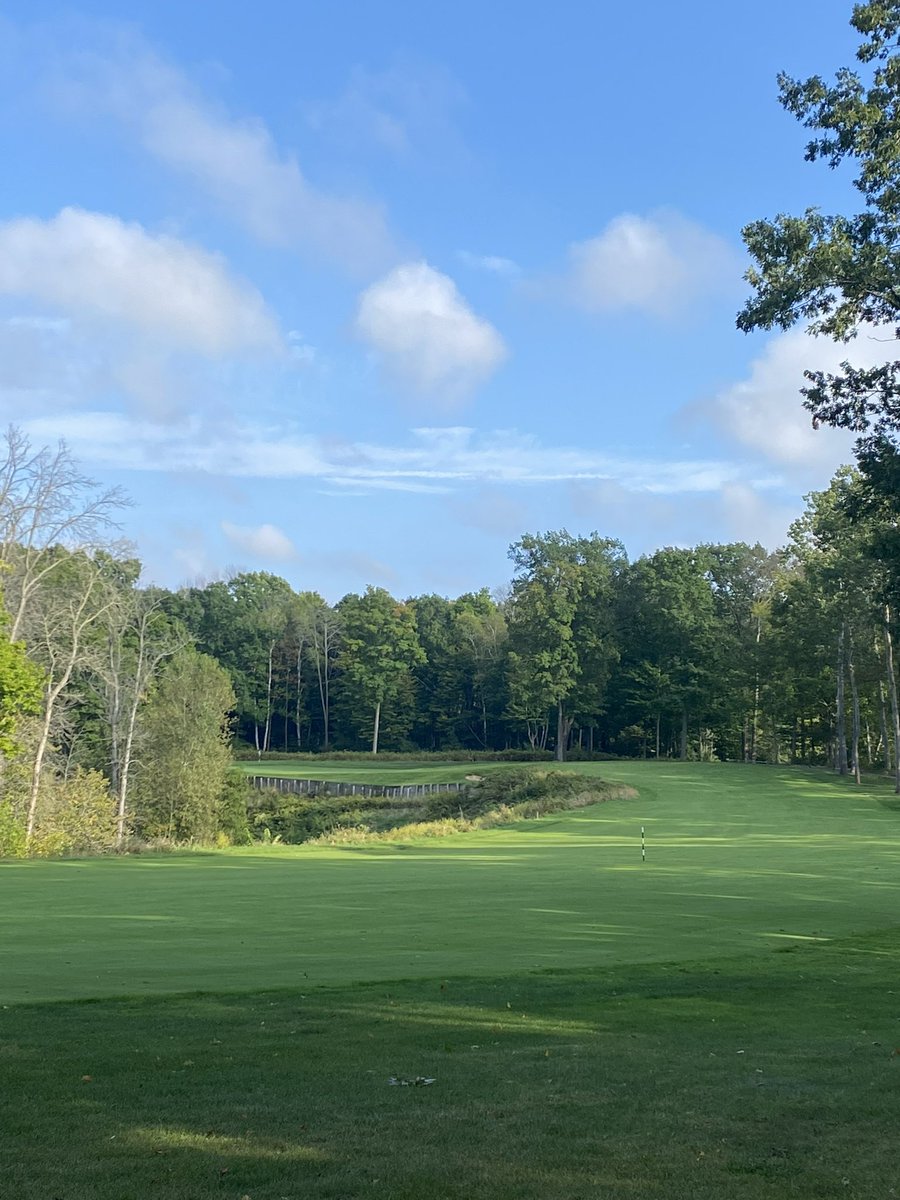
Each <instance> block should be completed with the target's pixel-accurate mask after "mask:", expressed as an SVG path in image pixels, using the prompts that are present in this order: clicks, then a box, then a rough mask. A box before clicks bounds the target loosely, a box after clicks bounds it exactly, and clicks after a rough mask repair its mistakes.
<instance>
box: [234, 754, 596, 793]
mask: <svg viewBox="0 0 900 1200" xmlns="http://www.w3.org/2000/svg"><path fill="white" fill-rule="evenodd" d="M234 765H235V766H236V767H237V768H239V769H240V770H241V771H244V772H245V773H246V774H247V775H272V776H278V777H280V778H282V779H324V780H332V779H333V780H342V781H343V782H345V783H370V784H373V785H374V786H376V787H381V786H383V785H390V784H412V783H461V782H462V781H463V780H464V779H465V778H466V776H467V775H484V774H486V773H487V772H488V771H496V770H501V771H504V770H509V768H510V766H511V765H519V764H510V763H506V762H427V761H419V760H417V759H414V758H411V759H409V760H408V761H407V762H401V763H398V762H387V763H383V762H379V760H378V759H377V758H372V759H370V760H368V761H363V762H359V761H356V760H352V761H350V762H341V761H333V760H331V759H327V758H323V759H318V758H317V759H308V760H307V759H304V760H302V761H300V762H296V761H292V760H291V759H277V758H272V759H261V760H259V761H258V762H257V761H253V760H242V761H239V762H236V763H235V764H234ZM538 765H539V766H542V767H544V768H547V767H548V766H549V767H552V766H554V764H553V763H540V764H538ZM591 765H592V766H597V765H598V764H596V763H593V764H591ZM602 765H606V764H602Z"/></svg>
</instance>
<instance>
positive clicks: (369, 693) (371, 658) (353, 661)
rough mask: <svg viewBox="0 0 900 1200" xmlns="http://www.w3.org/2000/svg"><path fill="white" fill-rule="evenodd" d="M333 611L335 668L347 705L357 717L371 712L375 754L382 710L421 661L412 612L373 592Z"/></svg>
mask: <svg viewBox="0 0 900 1200" xmlns="http://www.w3.org/2000/svg"><path fill="white" fill-rule="evenodd" d="M338 611H339V614H340V617H341V623H342V627H343V650H342V652H341V656H340V659H339V660H338V666H339V669H340V671H341V675H342V679H343V681H344V687H345V689H346V690H347V693H348V700H349V702H350V703H351V704H353V705H354V706H355V707H356V709H357V711H358V712H359V713H360V715H362V713H363V712H365V711H368V712H374V723H373V733H372V750H373V753H377V750H378V735H379V723H380V719H381V708H382V705H386V704H387V703H389V702H391V701H394V702H396V701H397V699H398V697H400V696H402V695H403V694H404V684H405V683H406V682H407V681H408V680H409V677H410V672H411V671H412V669H413V668H414V667H415V666H417V665H419V664H421V663H424V662H425V654H424V652H423V650H422V647H421V645H420V643H419V638H418V634H417V632H416V617H415V611H414V610H413V608H412V607H411V606H410V605H407V604H401V603H400V602H399V601H398V600H395V599H394V598H393V596H391V595H390V593H389V592H387V591H385V589H384V588H376V587H368V588H366V591H365V594H364V595H362V596H357V595H352V594H351V595H349V596H345V597H344V598H343V600H342V601H341V602H340V604H339V605H338ZM411 723H412V713H411V712H410V714H409V724H411Z"/></svg>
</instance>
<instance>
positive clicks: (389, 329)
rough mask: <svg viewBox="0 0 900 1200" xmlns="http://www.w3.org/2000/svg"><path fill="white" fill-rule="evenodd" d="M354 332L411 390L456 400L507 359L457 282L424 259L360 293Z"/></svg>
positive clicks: (498, 339)
mask: <svg viewBox="0 0 900 1200" xmlns="http://www.w3.org/2000/svg"><path fill="white" fill-rule="evenodd" d="M356 331H357V334H358V335H359V337H360V338H362V340H363V341H365V342H366V343H367V344H368V345H369V346H371V348H372V349H373V350H374V351H375V352H376V353H377V354H378V356H379V357H380V359H381V361H382V362H383V363H384V365H385V366H386V368H387V369H388V371H389V372H390V374H392V375H393V376H395V377H396V378H397V379H398V380H399V381H400V382H401V383H402V384H404V385H406V386H408V387H409V388H411V389H412V390H413V391H414V392H416V393H418V394H421V395H424V396H428V397H430V398H433V399H438V400H444V401H455V400H459V399H461V398H463V397H465V396H466V395H467V394H468V393H469V392H471V391H472V389H473V388H475V387H476V386H477V385H478V384H480V383H482V382H484V380H486V379H487V378H488V376H490V375H491V374H492V373H493V372H494V371H495V370H496V369H497V367H498V366H499V365H500V363H501V362H502V361H503V360H504V358H505V357H506V347H505V345H504V343H503V339H502V338H501V336H500V334H499V333H498V332H497V330H496V329H494V327H493V325H491V324H490V323H489V322H488V321H485V320H484V319H483V318H481V317H478V316H476V315H475V313H473V312H472V310H471V309H470V308H469V306H468V305H467V304H466V302H465V300H464V299H463V297H462V296H461V295H460V293H459V291H458V290H457V287H456V284H455V283H454V282H453V280H452V279H450V278H449V276H447V275H442V274H441V272H440V271H436V270H435V269H434V268H433V267H430V266H429V265H428V263H426V262H411V263H404V264H403V265H402V266H399V267H396V268H395V269H394V270H393V271H391V272H389V273H388V274H387V275H385V276H384V278H383V279H379V280H378V281H377V282H375V283H373V284H372V285H371V286H370V287H368V288H367V289H366V290H365V291H364V292H363V293H362V295H361V296H360V299H359V307H358V309H357V314H356Z"/></svg>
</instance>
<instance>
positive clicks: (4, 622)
mask: <svg viewBox="0 0 900 1200" xmlns="http://www.w3.org/2000/svg"><path fill="white" fill-rule="evenodd" d="M9 626H10V617H9V614H8V613H7V612H6V610H5V609H3V608H0V755H3V756H5V757H10V756H12V755H14V754H17V753H18V752H19V750H20V748H21V746H20V743H19V740H18V736H17V735H18V729H19V723H20V722H21V720H22V718H23V717H36V716H37V715H38V713H39V712H40V709H41V693H42V690H43V689H42V683H43V676H42V673H41V670H40V668H39V667H38V666H37V665H36V664H35V663H33V662H31V660H30V659H29V658H28V655H27V654H26V651H25V646H24V645H23V643H22V642H13V641H11V640H10V638H9V632H8V631H9Z"/></svg>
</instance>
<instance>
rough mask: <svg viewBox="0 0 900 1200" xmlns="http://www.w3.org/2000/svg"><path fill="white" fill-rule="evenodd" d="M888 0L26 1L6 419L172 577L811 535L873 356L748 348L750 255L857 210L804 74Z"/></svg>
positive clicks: (1, 24) (813, 343)
mask: <svg viewBox="0 0 900 1200" xmlns="http://www.w3.org/2000/svg"><path fill="white" fill-rule="evenodd" d="M850 8H851V5H850V3H849V2H840V3H838V2H835V0H790V2H789V3H787V4H785V3H784V0H755V3H754V4H752V5H743V6H738V5H734V6H732V5H722V4H721V3H720V2H719V0H715V2H714V0H683V2H682V3H680V4H677V5H675V4H672V3H671V2H670V0H645V3H644V4H642V5H641V6H640V8H639V9H635V8H633V7H630V6H627V5H611V4H598V3H595V2H594V3H589V2H587V0H556V2H555V3H553V4H547V3H537V2H534V0H519V2H518V3H516V4H512V3H509V2H501V0H497V2H495V3H493V4H487V5H486V4H485V3H484V0H478V2H477V3H476V2H475V0H454V3H452V4H450V3H445V2H441V0H437V2H436V3H433V4H427V5H423V4H422V3H421V0H415V2H413V0H381V2H380V3H378V4H372V3H371V2H369V0H336V2H335V3H331V4H322V3H309V2H308V0H306V2H303V3H290V4H289V3H287V2H285V0H281V2H279V3H275V2H274V0H257V2H256V3H255V4H253V5H247V4H246V3H236V2H234V0H217V2H216V3H215V4H213V3H211V2H210V0H197V2H196V3H193V4H184V3H183V0H178V3H175V2H174V0H153V3H149V2H147V0H144V2H137V0H115V2H113V0H84V2H82V3H80V4H74V5H66V6H63V5H59V4H53V3H45V2H43V0H28V2H27V3H25V2H21V0H13V2H7V3H2V0H0V162H2V164H3V170H2V172H0V420H2V422H3V423H4V424H8V423H10V422H12V423H15V424H16V425H19V426H20V427H22V429H24V431H25V432H26V433H27V435H28V436H29V438H30V439H31V441H32V443H33V444H34V445H44V444H55V443H56V442H57V441H58V440H59V439H64V440H65V442H66V444H67V445H68V446H69V448H70V449H71V451H72V453H73V454H74V455H75V456H76V457H77V458H78V460H79V461H80V463H81V464H82V465H83V467H84V469H85V471H86V472H88V473H89V474H90V475H91V476H92V477H93V478H94V479H96V480H97V481H98V482H99V483H101V484H103V485H111V484H117V485H121V486H122V487H123V488H124V489H125V490H126V491H127V493H128V494H129V495H130V497H131V498H132V501H133V503H132V505H131V506H130V507H129V508H128V509H127V510H125V511H124V512H123V514H122V531H123V534H124V535H125V536H126V537H127V538H128V539H130V540H131V541H133V543H134V544H135V546H136V548H137V552H138V554H139V555H140V557H141V559H142V561H143V563H144V568H145V578H146V579H147V581H152V582H155V583H159V584H162V585H165V586H170V587H175V586H179V585H182V584H185V583H191V582H197V581H201V580H209V579H212V578H217V577H221V576H223V575H226V574H229V573H231V572H233V571H234V570H235V569H241V570H266V571H272V572H275V573H277V574H280V575H283V576H284V577H285V578H286V579H288V580H289V581H290V582H291V584H292V585H293V586H295V587H296V588H298V589H303V590H307V589H308V590H316V591H319V592H321V593H322V594H323V595H324V596H326V598H328V599H330V600H336V599H338V598H339V597H340V596H342V595H343V594H345V593H346V592H348V591H361V590H362V589H363V588H364V587H365V586H366V585H367V584H374V585H377V586H382V587H386V588H388V589H390V590H391V591H392V592H393V593H394V594H395V595H398V596H409V595H415V594H421V593H427V592H437V593H440V594H443V595H451V596H455V595H458V594H460V593H462V592H465V591H469V590H474V589H478V588H480V587H484V586H488V587H494V586H498V585H502V584H503V582H504V581H505V580H507V579H508V577H509V575H510V570H511V566H510V564H509V562H508V560H507V549H508V546H509V545H510V543H511V542H514V541H515V540H516V539H517V538H519V537H520V536H521V535H522V534H523V533H525V532H538V531H546V530H555V529H562V528H565V529H568V530H569V532H570V533H573V534H589V533H591V532H595V531H596V532H598V533H599V534H600V535H602V536H605V537H615V538H620V539H621V540H622V541H623V542H624V543H625V545H626V548H627V550H628V552H629V555H631V556H632V557H637V556H638V555H640V554H644V553H648V552H651V551H652V550H654V549H656V548H657V547H660V546H663V545H692V544H696V543H697V542H700V541H714V542H718V541H734V540H746V541H750V542H756V541H760V542H762V543H763V544H764V545H766V546H768V547H770V548H774V547H775V546H776V545H778V544H781V543H782V542H783V540H784V537H785V533H786V530H787V527H788V525H789V524H790V522H791V521H792V520H793V519H794V518H795V517H796V516H797V515H798V514H799V513H800V511H801V510H802V508H803V496H804V494H806V493H808V492H809V491H810V490H814V489H818V488H822V487H824V486H825V485H826V484H827V482H828V480H829V478H830V476H831V475H832V473H833V471H834V469H835V468H836V467H837V466H838V465H839V464H840V463H842V462H845V461H848V460H849V459H850V457H851V453H850V446H851V442H850V439H849V438H848V437H847V436H846V435H845V434H843V433H841V432H838V431H834V430H828V429H820V430H817V431H813V430H812V428H811V426H810V422H809V416H808V414H807V413H806V412H805V410H804V409H803V407H802V402H801V397H800V394H799V389H800V388H801V387H802V385H803V377H802V373H803V370H804V368H806V367H816V368H828V367H830V366H835V365H837V363H838V362H840V361H841V359H842V358H844V357H846V348H844V347H838V346H835V345H833V344H831V343H827V342H823V341H822V340H821V339H817V340H814V339H812V338H810V337H809V336H808V335H807V334H806V333H805V332H804V331H803V330H802V329H794V330H791V331H788V332H786V333H781V332H772V333H765V332H759V333H754V334H751V335H745V334H743V333H740V332H738V331H737V329H736V328H735V316H736V313H737V311H738V309H739V308H740V307H741V304H742V302H743V300H744V299H745V298H746V296H747V294H748V290H747V285H746V284H745V283H744V282H743V280H742V275H743V272H744V271H745V270H746V267H747V265H748V264H747V261H746V257H745V253H744V251H743V246H742V242H741V236H740V231H741V228H742V227H743V226H744V225H745V224H746V223H747V222H749V221H752V220H756V219H758V218H762V217H771V216H774V215H775V214H776V213H779V212H801V211H802V210H803V209H805V208H806V207H808V206H810V205H814V206H818V207H821V208H822V209H824V210H825V211H846V210H848V209H849V208H851V207H853V206H854V204H855V201H854V193H853V189H852V186H851V183H850V179H849V177H848V176H847V175H846V174H845V173H844V172H829V170H828V169H827V168H826V167H825V166H823V165H820V164H812V165H811V164H808V163H805V162H804V159H803V148H804V145H805V140H806V139H805V136H804V130H803V129H802V128H800V126H799V125H798V124H797V123H796V121H795V120H794V119H793V118H791V117H790V116H789V115H788V114H786V113H785V112H783V110H782V109H781V108H780V106H779V104H778V101H777V85H776V75H777V73H778V72H779V71H781V70H785V71H787V72H789V73H790V74H791V75H795V76H798V77H805V76H807V75H809V74H813V73H821V74H825V75H828V76H830V75H831V74H832V73H833V72H834V71H835V70H836V69H837V68H838V67H840V66H843V65H849V64H851V63H852V60H853V50H854V45H855V42H854V34H853V31H852V30H851V29H850V27H849V25H848V19H849V14H850ZM867 355H872V356H874V358H877V357H878V356H877V353H876V347H874V346H872V345H867V344H866V339H860V340H859V341H858V342H857V343H856V345H855V347H854V357H855V360H856V361H857V362H859V363H860V364H861V365H864V364H865V362H866V361H867V357H866V356H867Z"/></svg>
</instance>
